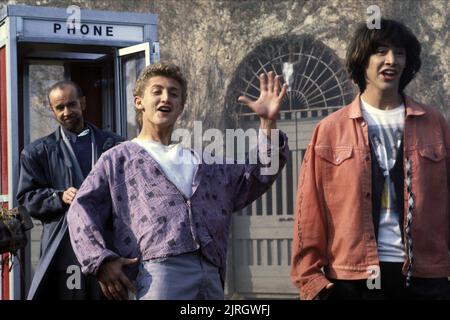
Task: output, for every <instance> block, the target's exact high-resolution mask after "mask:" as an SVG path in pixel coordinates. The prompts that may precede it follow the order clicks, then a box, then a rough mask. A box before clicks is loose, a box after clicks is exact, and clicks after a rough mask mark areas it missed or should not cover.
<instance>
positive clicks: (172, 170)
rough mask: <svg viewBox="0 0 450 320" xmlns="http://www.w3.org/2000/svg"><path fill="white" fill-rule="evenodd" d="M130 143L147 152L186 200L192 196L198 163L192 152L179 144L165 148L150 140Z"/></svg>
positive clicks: (136, 140)
mask: <svg viewBox="0 0 450 320" xmlns="http://www.w3.org/2000/svg"><path fill="white" fill-rule="evenodd" d="M132 141H133V142H135V143H137V144H138V145H140V146H141V147H143V148H144V149H145V150H147V152H148V153H149V154H150V155H151V156H152V158H153V159H154V160H155V161H156V162H157V163H158V164H159V166H160V167H161V169H162V170H163V171H164V174H165V175H166V177H167V178H168V179H169V180H170V181H171V182H172V183H173V184H174V185H175V186H176V187H177V188H178V190H180V191H181V193H183V195H184V196H185V197H186V198H190V197H191V196H192V182H193V179H194V174H195V172H196V171H197V167H198V163H199V159H198V157H197V156H196V154H195V153H194V152H193V151H191V150H190V149H187V148H183V147H182V146H181V145H180V144H179V143H176V144H170V145H168V146H166V145H164V144H162V143H159V142H156V141H152V140H147V141H143V140H139V139H137V138H135V139H133V140H132Z"/></svg>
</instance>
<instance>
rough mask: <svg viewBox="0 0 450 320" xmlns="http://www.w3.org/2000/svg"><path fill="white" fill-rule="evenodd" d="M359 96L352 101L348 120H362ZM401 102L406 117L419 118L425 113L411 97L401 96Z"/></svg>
mask: <svg viewBox="0 0 450 320" xmlns="http://www.w3.org/2000/svg"><path fill="white" fill-rule="evenodd" d="M360 98H361V94H360V93H358V95H357V96H356V98H355V99H354V100H353V101H352V103H351V104H350V108H349V113H348V116H349V118H350V119H358V118H363V114H362V111H361V99H360ZM403 101H404V103H405V110H406V116H407V117H408V116H421V115H424V114H425V113H426V111H425V110H424V109H423V108H422V107H421V106H420V104H419V103H417V102H416V101H414V100H413V99H412V98H411V97H409V96H407V95H405V94H404V95H403Z"/></svg>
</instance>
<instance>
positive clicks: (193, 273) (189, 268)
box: [135, 251, 224, 300]
mask: <svg viewBox="0 0 450 320" xmlns="http://www.w3.org/2000/svg"><path fill="white" fill-rule="evenodd" d="M135 286H136V290H137V293H136V299H137V300H223V299H224V290H223V286H222V281H221V279H220V275H219V269H218V268H217V267H216V266H214V265H213V264H211V263H209V262H208V261H206V260H205V259H204V257H203V256H202V255H201V253H200V252H199V251H195V252H190V253H185V254H181V255H177V256H173V257H166V258H158V259H152V260H147V261H143V262H141V264H140V265H139V272H138V275H137V277H136V280H135Z"/></svg>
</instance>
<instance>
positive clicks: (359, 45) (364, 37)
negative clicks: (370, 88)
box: [346, 19, 421, 92]
mask: <svg viewBox="0 0 450 320" xmlns="http://www.w3.org/2000/svg"><path fill="white" fill-rule="evenodd" d="M381 45H391V46H394V47H398V48H403V49H405V52H406V65H405V69H404V70H403V74H402V76H401V78H400V83H399V88H398V89H399V92H403V89H405V87H406V86H407V85H408V83H410V82H411V80H412V79H413V78H414V76H415V75H416V73H417V72H418V71H419V69H420V66H421V60H420V51H421V45H420V42H419V40H417V38H416V36H415V35H414V34H413V33H412V31H411V30H410V29H409V28H408V27H406V26H405V25H404V24H402V23H401V22H398V21H395V20H388V19H381V28H380V29H369V28H367V25H366V24H365V23H362V24H360V25H358V27H357V29H356V32H355V34H354V36H353V39H352V41H351V42H350V45H349V46H348V49H347V58H346V60H347V61H346V67H347V71H348V73H349V75H350V78H351V79H352V80H353V81H354V82H355V83H356V84H357V85H358V87H359V90H360V91H361V92H363V91H364V90H365V89H366V79H365V69H366V67H367V63H368V61H369V57H370V56H371V55H372V54H374V53H375V51H376V50H377V48H378V47H379V46H381Z"/></svg>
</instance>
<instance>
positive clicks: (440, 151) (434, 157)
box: [419, 143, 447, 163]
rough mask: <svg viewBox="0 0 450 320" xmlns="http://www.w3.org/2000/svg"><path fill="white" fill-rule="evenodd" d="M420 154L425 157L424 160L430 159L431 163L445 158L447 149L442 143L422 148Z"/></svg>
mask: <svg viewBox="0 0 450 320" xmlns="http://www.w3.org/2000/svg"><path fill="white" fill-rule="evenodd" d="M419 155H420V157H421V158H423V161H427V160H429V161H431V163H439V162H440V161H442V160H444V159H445V157H446V156H447V151H446V150H445V147H444V144H443V143H440V144H435V145H430V146H426V147H422V148H420V149H419Z"/></svg>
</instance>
